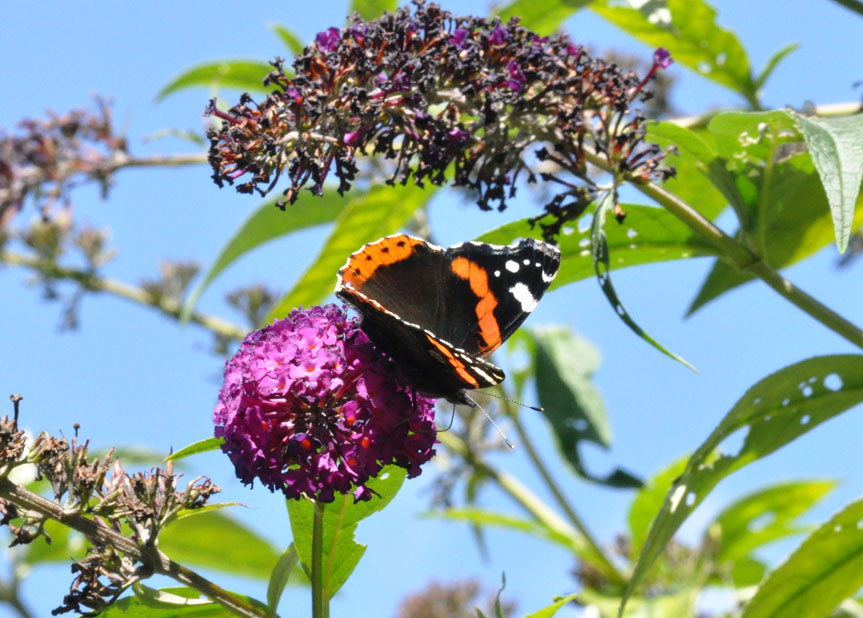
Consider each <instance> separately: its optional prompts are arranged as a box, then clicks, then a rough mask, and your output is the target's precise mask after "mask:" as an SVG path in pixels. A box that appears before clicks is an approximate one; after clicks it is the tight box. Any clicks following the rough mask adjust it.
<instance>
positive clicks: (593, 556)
mask: <svg viewBox="0 0 863 618" xmlns="http://www.w3.org/2000/svg"><path fill="white" fill-rule="evenodd" d="M437 438H438V440H439V441H440V442H441V443H443V444H445V445H446V446H447V447H448V448H449V449H450V450H452V451H453V452H455V453H457V454H458V455H460V456H461V457H462V458H463V459H464V460H465V461H467V462H468V463H470V464H471V465H473V466H474V468H476V470H478V471H479V472H481V473H483V474H485V475H486V476H488V477H489V478H491V479H493V480H494V481H495V482H497V484H498V485H499V486H500V488H501V489H503V490H504V491H505V492H506V493H508V494H509V495H510V497H512V498H513V499H514V500H515V501H516V502H518V503H519V504H520V505H521V506H522V507H523V508H524V509H525V510H526V511H527V512H528V513H530V514H531V515H533V516H534V517H535V518H536V519H537V520H538V521H539V522H541V523H542V524H543V525H544V526H546V527H547V528H548V529H549V530H551V531H553V532H556V533H558V534H562V535H564V536H565V537H566V538H568V539H571V540H572V542H573V551H574V552H575V553H576V554H578V555H579V556H582V557H583V558H586V559H587V560H588V561H589V562H590V563H591V564H592V565H593V566H594V567H595V568H597V569H598V570H600V571H602V573H603V574H604V575H605V576H606V577H608V578H609V579H611V580H613V581H614V582H616V583H619V584H625V583H626V580H627V577H626V576H624V575H623V574H622V573H620V571H618V569H617V567H616V566H615V565H614V564H613V563H612V562H611V560H609V558H608V556H606V555H605V554H604V553H603V552H602V550H601V549H600V548H599V545H598V544H597V543H596V541H594V540H593V538H592V537H590V535H589V534H586V530H585V533H582V532H580V531H579V530H576V529H575V528H573V527H572V526H571V525H569V524H568V523H567V522H566V521H564V520H563V519H562V518H561V517H560V516H559V515H558V514H557V513H555V512H554V511H553V510H551V509H550V508H549V507H548V506H546V504H545V503H544V502H543V501H542V500H541V499H540V498H539V497H538V496H537V495H536V494H534V493H533V492H532V491H531V490H530V489H528V488H527V487H525V486H524V485H522V483H521V482H520V481H519V480H518V479H517V478H515V477H514V476H510V475H509V474H507V473H506V472H501V471H500V470H497V469H495V468H493V467H491V466H490V465H489V464H487V463H485V462H484V461H480V460H479V459H477V457H476V455H475V454H474V453H473V452H472V451H471V450H470V447H469V446H468V445H467V443H466V442H465V441H464V440H462V439H461V438H459V437H458V436H456V435H454V434H453V433H450V432H438V434H437Z"/></svg>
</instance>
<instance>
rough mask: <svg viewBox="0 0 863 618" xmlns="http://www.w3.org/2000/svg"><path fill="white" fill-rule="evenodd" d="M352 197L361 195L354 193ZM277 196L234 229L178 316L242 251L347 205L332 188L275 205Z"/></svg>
mask: <svg viewBox="0 0 863 618" xmlns="http://www.w3.org/2000/svg"><path fill="white" fill-rule="evenodd" d="M354 199H355V200H359V199H362V197H361V196H355V197H354ZM277 201H278V200H277V199H271V200H267V201H266V202H264V203H263V204H261V205H260V206H258V209H257V210H255V212H253V213H252V214H251V215H250V216H249V217H248V218H247V219H246V220H245V221H244V222H243V223H242V224H241V225H240V227H239V228H238V229H237V231H236V232H234V234H233V236H231V238H230V239H228V242H227V243H226V244H225V246H224V247H222V249H221V251H219V255H218V256H216V259H215V260H214V261H213V263H212V264H211V265H210V268H209V269H207V272H206V274H205V275H204V278H203V279H202V280H201V282H200V283H199V284H198V285H197V287H195V289H194V290H192V292H190V293H189V295H188V296H187V297H186V300H185V301H184V303H183V309H182V312H181V314H180V319H182V320H187V319H188V318H189V316H190V315H191V314H192V311H194V309H195V305H196V304H197V302H198V299H199V298H200V297H201V295H202V294H203V293H204V291H205V290H206V289H207V287H208V286H209V285H210V284H211V283H212V282H213V280H214V279H215V278H216V277H218V276H219V275H220V274H221V273H222V272H223V271H224V270H225V269H226V268H228V266H230V265H231V264H233V263H234V262H236V261H237V260H238V259H240V258H241V257H242V256H243V255H245V254H246V253H248V252H249V251H251V250H253V249H257V248H258V247H260V246H261V245H263V244H265V243H267V242H269V241H271V240H275V239H276V238H279V237H281V236H286V235H288V234H292V233H293V232H297V231H299V230H304V229H307V228H310V227H314V226H316V225H322V224H324V223H329V222H331V221H333V220H334V219H335V218H336V217H337V216H338V215H339V213H341V212H342V210H344V209H345V208H346V207H347V205H348V203H349V202H348V199H347V198H344V197H342V196H341V195H339V194H338V193H336V191H334V190H327V191H324V194H323V195H322V196H321V197H320V198H317V199H312V198H311V197H309V198H307V199H305V200H299V201H298V202H296V203H294V204H289V205H286V206H285V210H281V209H280V208H278V207H276V202H277Z"/></svg>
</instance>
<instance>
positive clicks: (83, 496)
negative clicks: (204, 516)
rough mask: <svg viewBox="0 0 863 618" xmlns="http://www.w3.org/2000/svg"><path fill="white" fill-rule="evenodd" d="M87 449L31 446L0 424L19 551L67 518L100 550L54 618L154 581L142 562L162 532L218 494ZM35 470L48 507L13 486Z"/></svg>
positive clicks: (100, 605)
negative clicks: (130, 549) (45, 487)
mask: <svg viewBox="0 0 863 618" xmlns="http://www.w3.org/2000/svg"><path fill="white" fill-rule="evenodd" d="M87 446H88V445H87V443H86V442H85V443H83V444H79V443H78V439H77V437H75V438H73V439H72V441H71V443H70V442H69V441H68V440H66V438H58V437H55V436H51V435H49V434H47V433H42V434H40V435H39V436H37V437H36V439H35V440H34V441H33V443H32V445H30V446H29V448H28V447H27V442H26V437H25V436H24V432H22V431H20V430H19V429H18V423H17V421H16V420H10V419H9V418H8V417H4V418H3V419H2V420H0V489H2V496H3V497H0V513H2V516H3V517H2V520H0V524H3V525H6V526H8V528H9V530H10V531H11V532H12V535H13V536H14V540H13V542H12V544H13V545H17V544H21V543H30V542H32V541H33V540H35V539H36V538H38V537H40V536H42V537H45V539H46V541H48V542H50V540H51V539H50V537H49V536H48V535H47V533H46V532H45V528H44V525H45V522H46V521H47V520H48V519H50V518H54V519H58V518H62V520H63V522H64V523H65V524H66V525H69V526H71V527H73V528H76V529H78V530H79V531H82V532H84V533H85V534H86V535H87V536H88V537H89V538H90V540H91V541H92V542H93V543H94V544H93V546H92V547H90V548H89V549H88V555H87V557H86V558H85V559H84V560H82V561H81V562H75V563H74V564H73V566H72V572H73V573H74V574H76V577H75V580H74V582H73V584H72V586H71V589H70V592H69V594H68V595H66V596H65V598H64V599H63V604H62V605H61V606H60V607H58V608H57V609H56V610H54V612H53V613H54V614H55V615H56V614H60V613H64V612H69V611H75V612H79V613H84V612H87V611H94V612H97V613H98V612H99V611H101V610H102V609H104V608H105V607H107V606H108V605H110V604H111V603H113V602H114V600H116V598H117V597H118V596H119V595H120V594H121V593H122V592H123V591H124V590H126V589H127V588H128V587H129V586H131V585H132V584H133V583H135V582H136V581H138V580H140V579H142V578H145V577H148V576H149V575H151V574H152V572H153V568H152V565H150V564H146V561H142V558H141V557H142V556H147V555H148V554H149V552H155V551H156V550H155V548H156V538H157V536H158V534H159V532H160V530H161V529H162V528H163V527H164V526H165V525H166V524H167V523H169V521H170V520H172V519H173V518H174V516H175V515H176V514H177V513H179V512H180V511H181V510H185V509H196V508H200V507H202V506H204V504H205V503H206V502H207V500H208V499H209V498H210V496H212V495H213V494H214V493H217V492H218V491H219V488H218V486H216V485H214V484H213V483H212V482H211V481H210V480H209V479H207V478H205V477H199V478H197V479H195V480H193V481H192V482H190V483H188V484H187V485H186V487H185V489H183V488H181V487H179V478H180V476H181V475H175V474H173V472H172V470H171V467H170V464H169V465H168V468H167V470H164V471H163V470H160V469H158V468H156V469H154V470H153V471H152V472H149V473H137V474H134V475H129V474H128V473H126V471H125V470H123V468H122V466H121V465H120V462H119V461H117V460H114V459H113V458H112V456H111V453H110V452H109V453H108V454H107V455H105V456H104V457H101V458H99V457H96V458H93V457H89V456H88V453H87ZM25 464H35V466H36V469H37V471H38V476H37V480H41V479H45V480H47V481H48V482H49V484H50V486H51V490H52V493H53V500H52V501H51V502H50V503H49V502H48V501H46V500H44V498H41V497H40V496H38V495H36V494H33V493H32V492H30V491H28V490H27V489H26V488H24V487H21V486H18V485H15V484H13V483H12V482H11V481H10V480H9V479H8V475H9V473H10V472H11V471H12V470H13V469H14V468H16V467H18V466H21V465H25ZM100 531H105V532H108V531H110V532H113V533H115V534H116V535H117V536H118V538H121V539H123V537H119V535H121V534H123V535H125V534H128V532H129V531H131V534H129V536H126V537H125V539H123V540H125V541H126V542H131V543H132V544H134V545H133V546H134V547H140V548H142V549H143V550H144V551H142V552H140V553H138V554H136V555H130V554H128V553H126V552H123V551H122V548H120V549H119V550H118V548H117V547H115V546H112V545H110V544H108V543H107V542H106V540H105V538H104V536H100Z"/></svg>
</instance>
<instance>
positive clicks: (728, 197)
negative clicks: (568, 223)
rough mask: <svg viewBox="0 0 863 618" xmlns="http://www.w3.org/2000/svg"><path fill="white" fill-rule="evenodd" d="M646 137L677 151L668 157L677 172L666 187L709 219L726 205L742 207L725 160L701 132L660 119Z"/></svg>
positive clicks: (649, 127)
mask: <svg viewBox="0 0 863 618" xmlns="http://www.w3.org/2000/svg"><path fill="white" fill-rule="evenodd" d="M645 139H646V140H647V141H649V142H651V143H653V144H657V145H658V146H661V147H662V148H664V149H666V150H667V149H669V148H670V147H672V146H673V147H674V148H675V149H676V151H677V154H670V155H669V156H668V159H667V161H668V163H669V164H671V165H673V166H674V169H675V170H676V171H677V174H676V176H675V177H674V178H669V179H668V180H666V181H665V182H664V183H663V184H662V186H663V188H665V189H667V190H669V191H671V192H672V193H674V194H675V195H677V196H678V197H680V198H681V199H682V200H683V201H685V202H686V203H688V204H691V205H692V207H693V208H695V210H697V211H698V212H700V213H701V214H702V215H704V216H705V217H707V218H708V219H714V218H716V216H717V215H718V214H719V213H721V212H722V211H723V210H725V206H726V205H727V204H731V205H732V206H733V208H734V209H735V210H739V209H740V208H742V207H743V198H742V196H741V195H740V192H739V191H738V189H737V186H736V185H735V184H734V178H732V176H731V174H729V173H728V170H727V169H725V162H724V161H723V160H722V158H721V157H720V156H719V153H717V152H716V150H715V149H714V148H713V146H712V145H711V144H710V143H708V141H707V140H705V139H704V138H702V137H701V136H700V135H699V134H698V133H696V132H695V131H691V130H689V129H686V128H684V127H680V126H677V125H675V124H672V123H670V122H659V123H651V124H650V125H648V127H647V135H646V137H645ZM627 223H628V222H627Z"/></svg>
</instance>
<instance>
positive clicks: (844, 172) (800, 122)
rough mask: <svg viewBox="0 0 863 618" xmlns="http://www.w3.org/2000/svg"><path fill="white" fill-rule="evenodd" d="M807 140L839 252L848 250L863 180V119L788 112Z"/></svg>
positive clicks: (856, 116)
mask: <svg viewBox="0 0 863 618" xmlns="http://www.w3.org/2000/svg"><path fill="white" fill-rule="evenodd" d="M788 115H789V116H790V117H791V118H793V119H795V120H796V121H797V126H798V127H800V131H801V132H802V133H803V137H804V138H805V139H806V145H807V146H808V147H809V154H810V155H812V161H813V162H814V163H815V168H816V169H817V170H818V175H819V176H820V177H821V183H822V185H823V186H824V192H825V193H826V194H827V201H828V202H829V203H830V212H831V214H832V216H833V228H834V230H835V232H836V245H837V246H838V247H839V252H840V253H844V252H845V249H847V248H848V239H849V238H850V237H851V228H852V225H853V222H854V205H855V204H856V202H857V196H858V194H859V193H860V182H861V180H863V116H861V115H859V114H855V115H853V116H832V117H827V118H818V117H814V116H812V117H809V116H801V115H800V114H795V113H793V112H789V114H788Z"/></svg>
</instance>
